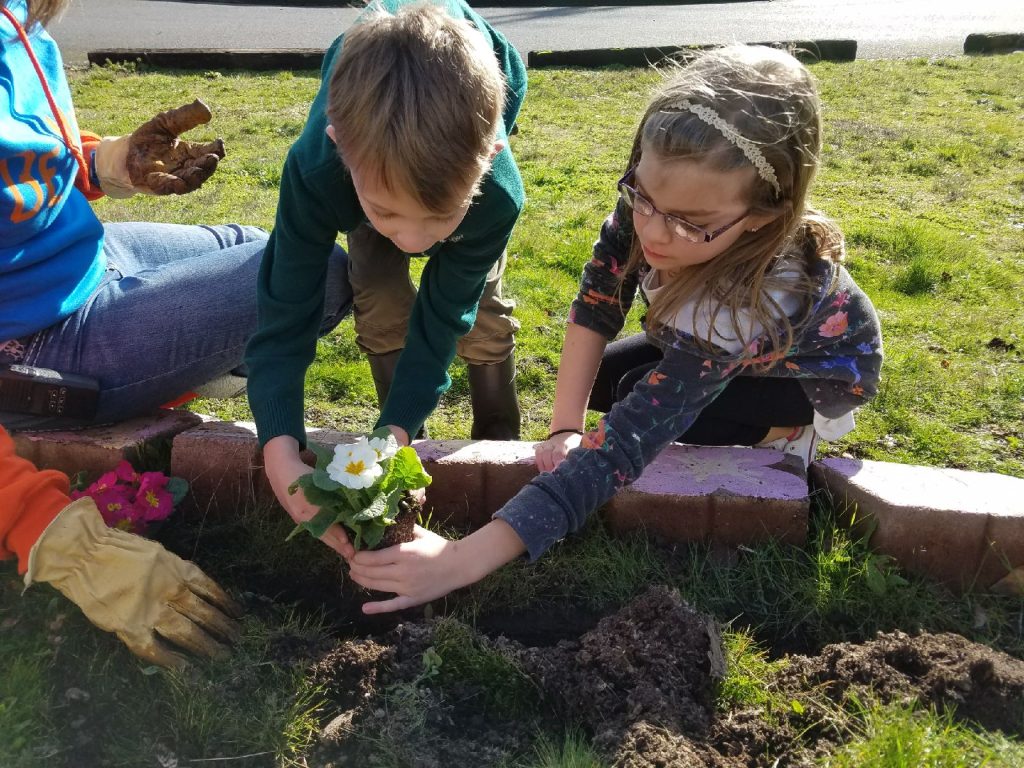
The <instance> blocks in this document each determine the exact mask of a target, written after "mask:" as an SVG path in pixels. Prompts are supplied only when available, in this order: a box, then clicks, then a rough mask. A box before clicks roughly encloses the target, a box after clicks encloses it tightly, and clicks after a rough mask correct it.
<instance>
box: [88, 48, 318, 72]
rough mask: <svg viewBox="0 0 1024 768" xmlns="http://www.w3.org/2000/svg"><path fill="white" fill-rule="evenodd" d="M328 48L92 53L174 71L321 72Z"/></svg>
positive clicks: (93, 58) (107, 60) (95, 60)
mask: <svg viewBox="0 0 1024 768" xmlns="http://www.w3.org/2000/svg"><path fill="white" fill-rule="evenodd" d="M325 53H326V49H324V48H290V49H283V48H279V49H270V50H255V49H251V50H249V49H235V50H216V49H210V48H108V49H100V50H96V51H89V52H88V53H87V54H86V56H87V58H88V60H89V63H90V64H93V65H96V66H103V65H104V64H134V63H140V64H143V65H145V66H149V67H167V68H170V69H203V70H221V69H250V70H261V71H262V70H272V69H294V70H301V69H320V66H321V64H323V60H324V54H325Z"/></svg>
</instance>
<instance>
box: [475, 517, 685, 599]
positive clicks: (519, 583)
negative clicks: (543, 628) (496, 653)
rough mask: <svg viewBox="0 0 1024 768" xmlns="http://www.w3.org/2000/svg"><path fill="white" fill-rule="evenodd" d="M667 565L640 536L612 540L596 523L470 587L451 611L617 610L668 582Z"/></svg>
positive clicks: (648, 541)
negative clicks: (556, 605) (564, 605)
mask: <svg viewBox="0 0 1024 768" xmlns="http://www.w3.org/2000/svg"><path fill="white" fill-rule="evenodd" d="M666 566H667V564H666V561H665V559H664V555H663V553H662V552H660V551H659V550H658V549H657V548H656V547H654V546H653V545H652V544H651V541H650V539H648V538H647V537H646V536H644V535H643V534H642V533H637V534H636V535H632V536H626V537H618V538H617V537H615V536H613V535H612V534H611V533H610V532H609V531H608V529H607V528H606V527H605V526H604V525H603V524H602V523H600V522H599V521H597V520H595V521H593V522H592V523H591V524H589V525H588V526H587V527H586V529H585V531H584V532H581V534H580V535H576V536H573V537H572V538H570V539H567V540H566V541H565V542H563V543H562V544H560V545H559V546H557V547H555V548H554V549H553V550H552V551H551V552H549V553H547V554H545V556H544V557H542V558H541V559H539V560H538V561H536V562H534V563H526V562H523V561H515V562H513V563H510V564H509V565H508V566H506V567H505V568H502V569H501V570H499V571H497V572H496V573H494V574H492V575H491V576H490V577H488V578H487V579H485V580H484V581H482V582H480V583H478V584H476V585H474V586H473V587H472V588H471V589H470V590H469V591H468V593H467V595H466V597H465V598H463V599H460V600H459V601H458V603H457V605H456V608H455V611H456V613H457V615H461V616H465V617H466V618H468V619H472V618H473V617H474V616H476V615H478V614H479V613H481V612H483V611H486V610H487V609H488V606H492V605H501V606H503V607H504V608H505V609H507V610H519V609H522V608H526V607H528V606H530V605H536V604H543V603H549V604H550V603H552V602H558V601H563V600H572V601H573V602H575V603H577V604H581V605H584V606H587V607H589V608H591V609H603V608H606V607H608V606H618V605H621V604H623V603H625V602H626V601H627V600H628V599H629V598H631V597H633V596H634V595H636V594H637V593H639V592H640V591H642V590H643V589H644V588H646V587H647V586H648V585H650V584H655V583H665V582H666V581H668V579H669V571H668V569H667V567H666Z"/></svg>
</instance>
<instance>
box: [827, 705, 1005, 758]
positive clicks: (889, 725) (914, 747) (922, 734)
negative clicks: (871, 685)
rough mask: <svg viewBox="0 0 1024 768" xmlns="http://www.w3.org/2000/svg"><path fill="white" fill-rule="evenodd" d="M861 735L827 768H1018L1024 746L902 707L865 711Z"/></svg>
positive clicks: (861, 717)
mask: <svg viewBox="0 0 1024 768" xmlns="http://www.w3.org/2000/svg"><path fill="white" fill-rule="evenodd" d="M858 719H859V720H860V725H859V729H860V731H861V735H860V736H859V737H858V738H856V739H854V740H853V741H852V742H851V743H849V744H847V745H846V746H845V747H844V748H843V749H842V750H840V752H839V753H838V754H836V755H834V756H833V757H831V758H830V759H828V760H827V761H826V762H825V766H826V768H983V767H985V768H1015V767H1016V766H1019V765H1024V746H1022V745H1021V744H1019V743H1014V742H1011V741H1009V740H1008V739H1006V737H1004V736H1002V735H1001V734H999V733H986V732H983V731H976V730H973V729H971V728H970V727H969V726H968V725H965V724H963V723H960V722H957V721H956V720H955V719H954V718H953V716H952V714H951V713H946V714H938V713H936V712H935V711H934V710H930V709H921V708H919V707H914V706H909V707H901V706H899V705H889V706H883V705H879V704H877V703H872V704H869V705H866V706H862V710H861V712H860V713H859V716H858Z"/></svg>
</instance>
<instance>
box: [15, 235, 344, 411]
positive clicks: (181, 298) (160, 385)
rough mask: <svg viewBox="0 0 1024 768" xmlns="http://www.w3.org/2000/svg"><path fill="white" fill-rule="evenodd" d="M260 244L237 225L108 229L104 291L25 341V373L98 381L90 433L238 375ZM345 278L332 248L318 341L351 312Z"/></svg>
mask: <svg viewBox="0 0 1024 768" xmlns="http://www.w3.org/2000/svg"><path fill="white" fill-rule="evenodd" d="M266 240H267V233H266V232H265V231H264V230H262V229H259V228H257V227H243V226H239V225H237V224H229V225H223V226H193V225H181V224H151V223H123V224H106V225H105V226H104V253H105V254H106V257H107V272H106V275H105V276H104V279H103V282H102V283H101V284H100V286H99V287H98V288H97V289H96V291H95V292H94V293H93V294H92V296H91V297H90V298H89V300H88V301H87V302H86V303H85V304H84V305H83V306H82V307H80V308H79V309H78V310H77V311H76V312H74V313H73V314H72V315H70V316H69V317H67V318H65V319H64V320H62V321H61V322H59V323H57V324H55V325H52V326H50V327H49V328H46V329H43V330H42V331H39V332H38V333H37V334H35V335H34V336H33V337H31V341H30V343H29V344H27V345H26V350H25V359H24V361H23V362H24V364H25V365H31V366H37V367H40V368H50V369H53V370H56V371H59V372H61V373H75V374H79V375H83V376H88V377H91V378H94V379H97V380H98V381H99V385H100V398H99V409H98V412H97V414H96V417H95V419H94V420H93V423H97V424H102V423H109V422H112V421H120V420H123V419H127V418H130V417H132V416H137V415H139V414H142V413H147V412H150V411H152V410H153V409H154V408H156V407H158V406H160V405H162V404H163V403H166V402H169V401H171V400H173V399H175V398H177V397H180V396H181V395H183V394H185V393H186V392H189V391H190V390H192V389H193V388H194V387H197V386H199V385H201V384H205V383H206V382H208V381H210V380H211V379H215V378H217V377H218V376H221V375H223V374H225V373H227V372H228V371H231V370H233V369H235V368H237V367H238V366H240V365H241V364H242V357H243V354H244V352H245V344H246V342H247V341H248V339H249V336H250V335H251V334H252V333H253V332H254V331H255V330H256V279H257V273H258V271H259V265H260V258H261V256H262V254H263V248H264V246H265V244H266ZM346 273H347V264H346V256H345V252H344V251H343V250H342V249H341V248H339V247H336V248H335V252H334V254H333V256H332V258H331V265H330V268H329V269H328V286H327V301H326V304H325V307H324V320H323V324H322V326H321V333H327V332H328V331H330V330H331V329H332V328H334V326H336V325H337V324H338V323H339V322H340V321H341V319H342V318H343V317H344V316H345V315H346V314H348V312H349V310H350V309H351V305H352V291H351V289H350V288H349V285H348V278H347V274H346ZM0 424H3V425H4V426H5V427H7V428H8V429H40V428H51V429H52V428H61V427H64V426H71V425H69V424H68V423H66V422H65V423H61V421H58V420H57V419H54V418H53V417H39V416H31V415H28V414H11V413H0ZM79 425H80V422H79Z"/></svg>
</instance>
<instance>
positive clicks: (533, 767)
mask: <svg viewBox="0 0 1024 768" xmlns="http://www.w3.org/2000/svg"><path fill="white" fill-rule="evenodd" d="M533 748H534V757H533V759H532V760H529V761H528V762H527V763H526V765H525V767H524V768H605V766H606V765H607V761H605V760H603V759H601V757H600V755H598V754H597V752H596V751H595V750H594V748H593V747H592V746H591V745H590V742H589V741H588V740H587V737H586V736H585V735H584V734H583V733H582V732H581V731H580V730H578V729H576V728H570V729H569V730H567V731H566V732H565V734H563V736H562V738H561V739H557V738H554V737H552V736H550V735H547V734H541V736H540V737H539V738H538V739H537V741H536V742H535V743H534V747H533Z"/></svg>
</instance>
